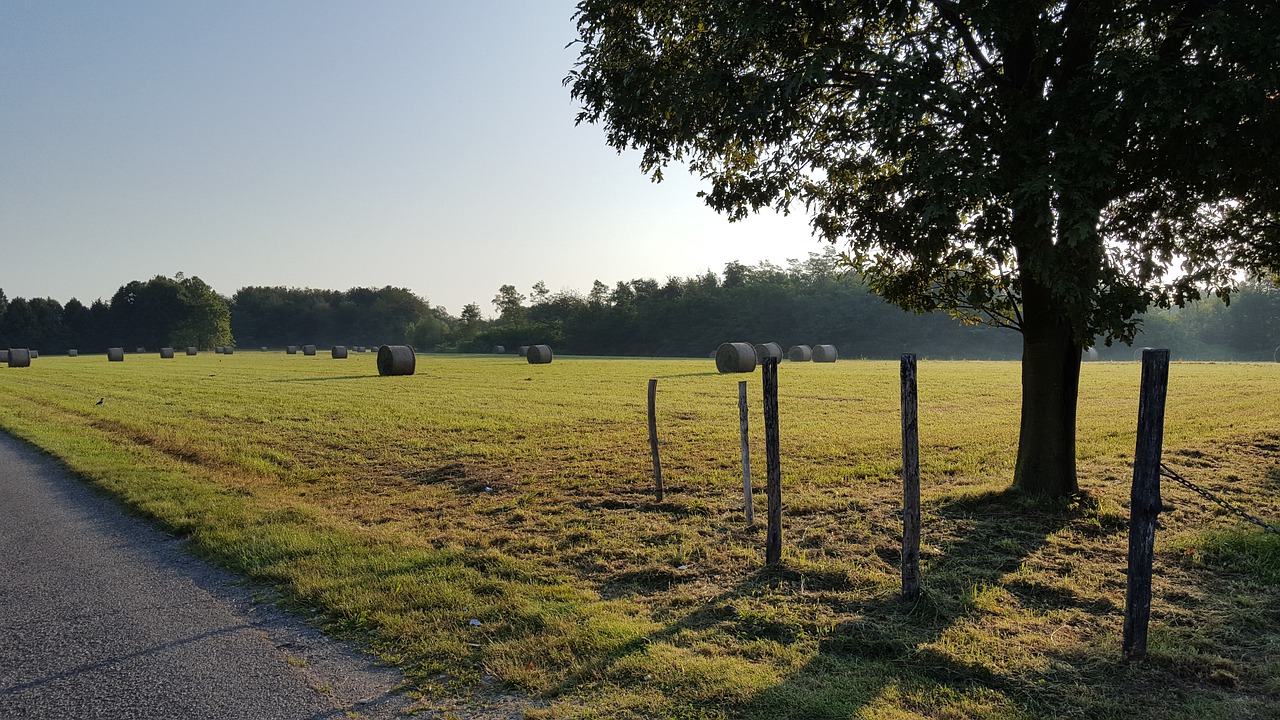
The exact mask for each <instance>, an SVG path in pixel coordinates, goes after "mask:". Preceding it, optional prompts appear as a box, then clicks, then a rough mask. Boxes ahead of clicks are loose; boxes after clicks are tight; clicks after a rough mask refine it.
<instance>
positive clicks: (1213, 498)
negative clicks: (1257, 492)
mask: <svg viewBox="0 0 1280 720" xmlns="http://www.w3.org/2000/svg"><path fill="white" fill-rule="evenodd" d="M1160 476H1161V477H1166V478H1169V479H1170V480H1172V481H1174V482H1176V483H1178V484H1179V485H1182V486H1183V487H1185V488H1187V489H1188V490H1190V491H1192V492H1194V493H1195V494H1197V495H1199V496H1200V497H1202V498H1204V499H1206V500H1208V501H1210V502H1213V503H1216V504H1217V505H1218V506H1220V507H1222V508H1223V509H1225V510H1226V511H1227V512H1229V513H1231V514H1233V515H1237V516H1239V517H1241V518H1244V519H1245V520H1246V521H1247V522H1250V523H1253V524H1254V525H1257V526H1258V527H1260V528H1262V529H1263V531H1264V532H1269V533H1273V534H1276V535H1280V528H1277V527H1276V526H1275V525H1272V524H1270V523H1268V522H1266V521H1265V520H1263V519H1262V518H1259V517H1256V516H1254V515H1250V514H1249V513H1247V512H1245V511H1244V510H1241V509H1240V508H1238V507H1236V506H1235V505H1233V504H1232V503H1231V502H1230V501H1229V500H1227V499H1225V498H1222V497H1219V496H1218V495H1216V494H1215V493H1213V492H1211V491H1209V490H1206V489H1204V488H1202V487H1200V486H1199V485H1196V484H1195V483H1193V482H1191V481H1190V480H1188V479H1186V478H1184V477H1182V476H1181V475H1179V474H1178V473H1177V472H1176V471H1174V470H1173V468H1170V467H1169V466H1168V465H1165V464H1164V463H1160Z"/></svg>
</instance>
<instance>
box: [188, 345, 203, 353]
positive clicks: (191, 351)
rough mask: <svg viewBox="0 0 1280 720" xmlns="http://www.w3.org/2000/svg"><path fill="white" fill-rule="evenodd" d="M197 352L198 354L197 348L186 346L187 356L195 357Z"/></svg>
mask: <svg viewBox="0 0 1280 720" xmlns="http://www.w3.org/2000/svg"><path fill="white" fill-rule="evenodd" d="M198 352H200V349H199V348H197V347H196V346H195V345H188V346H187V354H188V355H195V354H196V353H198Z"/></svg>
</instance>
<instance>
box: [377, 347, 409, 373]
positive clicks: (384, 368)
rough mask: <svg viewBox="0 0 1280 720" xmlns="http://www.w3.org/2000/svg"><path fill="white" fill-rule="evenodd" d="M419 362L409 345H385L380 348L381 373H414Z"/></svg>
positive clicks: (379, 363) (379, 366) (379, 365)
mask: <svg viewBox="0 0 1280 720" xmlns="http://www.w3.org/2000/svg"><path fill="white" fill-rule="evenodd" d="M417 364H418V358H417V356H416V355H414V354H413V348H411V347H409V346H408V345H383V346H382V347H380V348H378V374H379V375H412V374H413V371H414V369H415V368H416V366H417Z"/></svg>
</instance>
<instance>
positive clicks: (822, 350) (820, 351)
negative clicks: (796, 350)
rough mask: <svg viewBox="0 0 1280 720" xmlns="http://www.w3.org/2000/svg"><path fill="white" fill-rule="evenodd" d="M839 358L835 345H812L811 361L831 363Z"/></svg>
mask: <svg viewBox="0 0 1280 720" xmlns="http://www.w3.org/2000/svg"><path fill="white" fill-rule="evenodd" d="M839 358H840V353H838V352H836V346H835V345H814V346H813V361H814V362H816V363H833V362H835V361H836V360H838V359H839Z"/></svg>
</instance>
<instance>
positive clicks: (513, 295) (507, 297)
mask: <svg viewBox="0 0 1280 720" xmlns="http://www.w3.org/2000/svg"><path fill="white" fill-rule="evenodd" d="M524 301H525V296H524V295H521V294H520V293H519V291H517V290H516V286H515V285H503V286H502V287H500V288H498V294H497V295H495V296H493V306H494V307H495V308H497V309H498V317H499V319H501V320H502V321H503V322H508V323H514V322H518V321H519V320H521V319H522V318H524V315H525V307H524Z"/></svg>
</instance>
